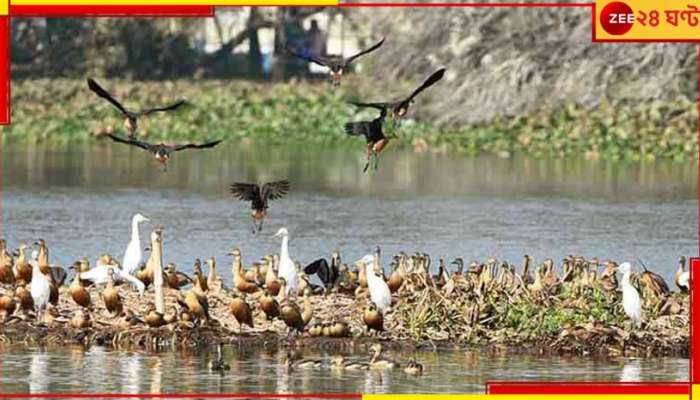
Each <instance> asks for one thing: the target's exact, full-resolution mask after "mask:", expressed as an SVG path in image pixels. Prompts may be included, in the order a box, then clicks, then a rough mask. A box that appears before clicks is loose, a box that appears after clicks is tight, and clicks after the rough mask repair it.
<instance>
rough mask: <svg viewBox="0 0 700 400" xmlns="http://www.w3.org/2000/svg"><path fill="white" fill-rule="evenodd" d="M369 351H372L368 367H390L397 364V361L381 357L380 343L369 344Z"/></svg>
mask: <svg viewBox="0 0 700 400" xmlns="http://www.w3.org/2000/svg"><path fill="white" fill-rule="evenodd" d="M370 351H371V352H372V358H370V360H369V368H370V369H391V368H394V367H397V366H398V364H397V363H395V362H393V361H391V360H387V359H384V358H382V345H381V344H380V343H375V344H373V345H372V346H370Z"/></svg>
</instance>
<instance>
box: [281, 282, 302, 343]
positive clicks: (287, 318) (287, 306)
mask: <svg viewBox="0 0 700 400" xmlns="http://www.w3.org/2000/svg"><path fill="white" fill-rule="evenodd" d="M279 281H280V302H279V303H280V319H282V321H284V324H285V325H287V327H288V328H289V333H290V334H292V332H294V331H296V332H298V333H302V332H303V331H304V327H305V326H306V324H305V323H304V319H303V318H302V313H301V310H300V309H299V306H298V305H297V304H296V303H294V302H293V301H290V300H289V299H288V298H287V290H286V286H287V280H286V279H284V278H279Z"/></svg>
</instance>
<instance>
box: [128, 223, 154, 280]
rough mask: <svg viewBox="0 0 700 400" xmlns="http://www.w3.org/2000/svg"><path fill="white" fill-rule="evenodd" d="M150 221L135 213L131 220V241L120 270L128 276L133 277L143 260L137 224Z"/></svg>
mask: <svg viewBox="0 0 700 400" xmlns="http://www.w3.org/2000/svg"><path fill="white" fill-rule="evenodd" d="M147 221H150V219H148V218H146V217H144V216H143V215H141V214H139V213H136V214H134V216H133V218H132V219H131V241H130V242H129V245H128V246H127V247H126V251H125V252H124V260H123V262H122V269H123V270H124V271H125V272H127V273H128V274H129V275H134V274H135V273H136V271H137V270H138V269H139V265H140V264H141V259H142V258H143V250H141V238H140V237H139V224H140V223H141V222H147Z"/></svg>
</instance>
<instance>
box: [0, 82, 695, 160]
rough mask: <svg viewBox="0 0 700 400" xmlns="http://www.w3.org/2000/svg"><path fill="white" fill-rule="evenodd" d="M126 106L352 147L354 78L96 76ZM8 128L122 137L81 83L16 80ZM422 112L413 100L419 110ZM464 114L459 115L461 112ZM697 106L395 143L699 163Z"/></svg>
mask: <svg viewBox="0 0 700 400" xmlns="http://www.w3.org/2000/svg"><path fill="white" fill-rule="evenodd" d="M101 81H102V82H103V84H104V86H106V87H107V88H108V89H110V90H112V91H113V93H114V94H115V96H117V97H118V98H119V99H125V101H124V102H125V103H126V104H127V106H140V105H143V106H147V105H159V104H165V103H168V102H169V101H172V100H173V99H176V98H181V97H182V98H186V99H188V100H189V101H190V102H191V103H192V104H191V105H190V106H189V107H187V108H186V109H184V110H182V111H179V112H177V113H176V114H175V115H167V116H166V115H158V116H155V117H152V118H150V119H149V120H148V121H146V122H145V123H144V125H143V127H142V130H143V133H144V134H145V135H147V136H148V138H149V140H174V141H177V140H203V139H214V138H223V139H227V140H241V139H251V140H254V141H256V142H262V143H269V144H285V143H291V142H298V143H309V144H315V145H328V144H337V145H349V144H357V142H358V139H357V138H349V137H347V136H346V135H345V134H344V132H343V124H344V123H345V122H346V121H348V120H360V119H366V118H372V117H373V115H374V113H373V112H369V111H365V112H362V113H361V114H359V115H356V114H355V110H353V107H351V106H348V105H346V104H344V103H343V100H344V99H346V98H352V97H355V96H356V94H355V93H353V91H354V86H353V85H352V81H350V82H347V83H346V86H345V87H344V88H343V89H341V90H339V91H337V92H332V91H331V90H330V88H329V87H328V86H327V85H310V84H307V83H305V82H298V83H294V82H292V83H288V84H254V83H247V82H240V81H233V82H229V81H199V82H189V81H175V82H148V83H134V82H125V81H114V80H101ZM12 104H13V110H12V121H13V123H12V127H10V128H3V132H4V133H5V135H3V140H6V141H7V140H9V141H12V142H25V143H35V142H38V141H51V142H68V143H74V142H80V141H90V140H94V137H95V136H99V135H100V134H104V133H106V132H115V131H116V132H121V130H122V121H121V119H120V118H119V116H118V114H117V112H116V111H115V110H114V109H113V107H111V106H110V105H109V104H108V103H106V102H105V101H103V100H101V99H100V98H98V97H97V96H96V95H94V94H93V93H91V92H90V91H88V89H87V87H86V85H85V82H84V81H82V80H23V81H17V82H13V86H12ZM418 107H420V99H419V103H418V104H417V105H416V108H418ZM468 111H469V110H465V112H468ZM697 121H698V120H697V108H696V105H695V104H694V103H684V102H680V103H668V102H666V103H648V104H638V105H615V106H613V105H610V104H603V105H601V106H599V107H598V108H595V109H592V110H584V109H581V108H579V107H577V106H574V105H571V106H569V107H564V108H561V109H557V110H549V111H541V112H539V113H537V114H533V115H528V116H523V117H513V118H502V119H499V120H494V121H490V122H488V123H481V124H477V125H470V126H449V125H447V126H438V125H434V124H431V123H430V122H429V121H428V119H426V118H423V119H422V120H421V122H415V121H412V120H408V121H406V122H405V123H404V124H403V126H402V128H401V130H400V132H399V137H398V139H397V140H395V144H394V146H397V145H400V146H402V147H407V148H413V149H415V150H416V151H439V152H460V153H466V154H469V155H477V154H481V153H490V154H497V155H499V156H502V157H509V156H511V155H513V154H516V153H521V154H527V155H532V156H536V157H560V158H562V157H571V156H577V157H580V156H583V157H586V158H589V159H607V160H654V159H673V160H677V161H684V160H690V159H695V158H697V154H698V134H697V132H698V125H697V124H698V122H697Z"/></svg>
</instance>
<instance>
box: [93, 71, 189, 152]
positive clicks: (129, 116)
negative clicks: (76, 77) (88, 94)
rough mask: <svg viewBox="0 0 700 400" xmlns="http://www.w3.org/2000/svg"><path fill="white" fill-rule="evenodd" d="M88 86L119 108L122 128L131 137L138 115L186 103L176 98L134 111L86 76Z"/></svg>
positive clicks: (132, 136) (174, 107)
mask: <svg viewBox="0 0 700 400" xmlns="http://www.w3.org/2000/svg"><path fill="white" fill-rule="evenodd" d="M87 84H88V87H89V88H90V90H92V91H93V92H95V94H97V95H98V96H100V97H102V98H103V99H105V100H107V101H108V102H110V103H112V105H113V106H114V107H116V108H117V110H119V112H120V113H121V114H122V115H123V116H124V117H125V118H126V119H125V120H124V129H126V135H127V136H128V137H129V138H130V139H133V138H135V137H136V133H137V131H138V129H139V126H138V119H139V118H140V117H143V116H146V115H149V114H153V113H155V112H167V111H172V110H175V109H177V108H179V107H180V106H182V105H184V104H186V103H187V102H186V101H185V100H178V101H177V102H175V103H173V104H170V105H167V106H164V107H155V108H149V109H145V110H139V111H134V110H129V109H127V108H125V107H124V106H123V105H122V104H121V103H120V102H118V101H117V100H116V99H115V98H114V97H113V96H112V95H111V94H109V92H108V91H106V90H105V89H104V88H103V87H102V86H100V85H99V84H98V83H97V82H96V81H95V80H94V79H92V78H88V80H87Z"/></svg>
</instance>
